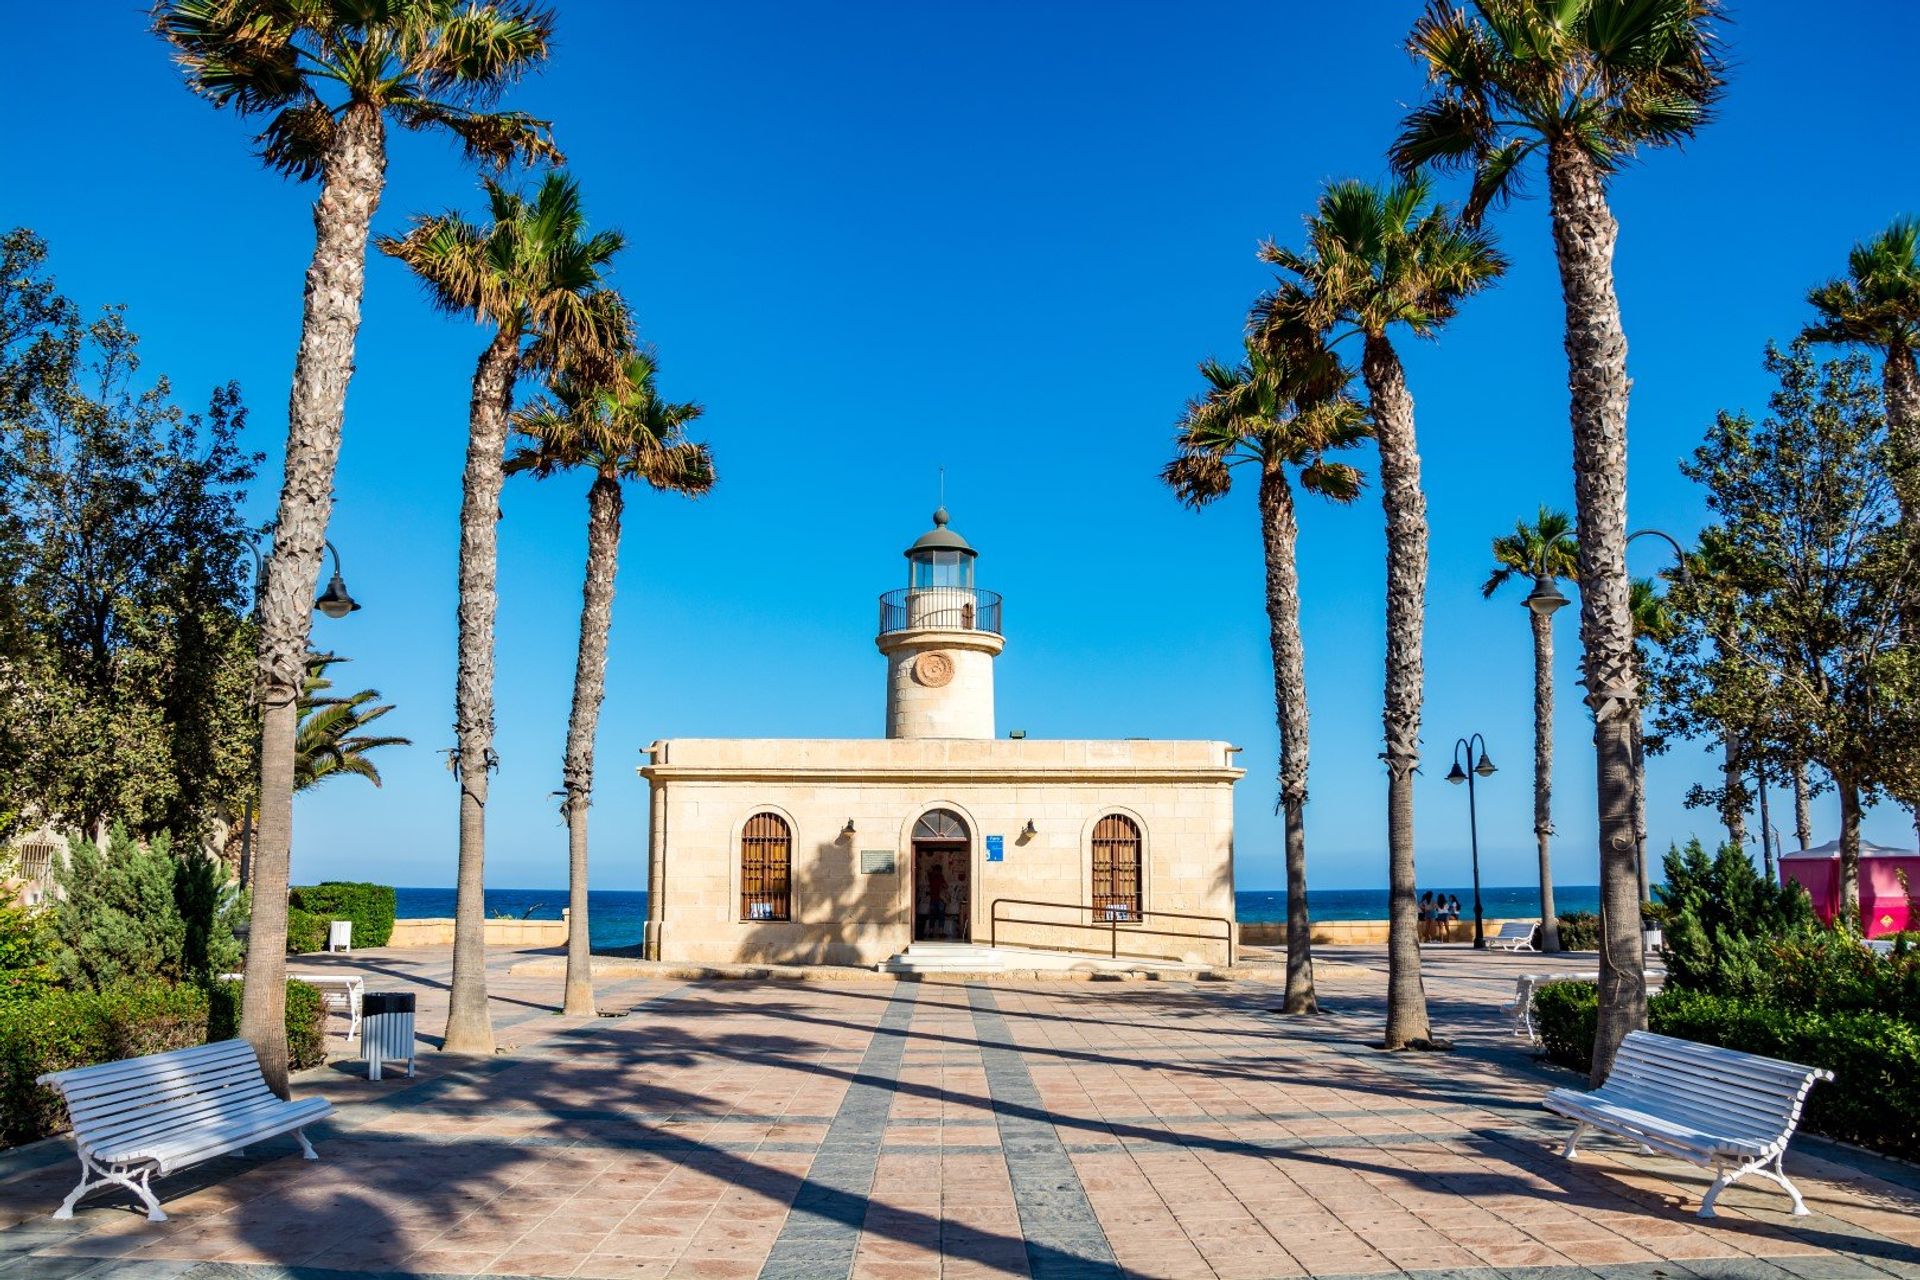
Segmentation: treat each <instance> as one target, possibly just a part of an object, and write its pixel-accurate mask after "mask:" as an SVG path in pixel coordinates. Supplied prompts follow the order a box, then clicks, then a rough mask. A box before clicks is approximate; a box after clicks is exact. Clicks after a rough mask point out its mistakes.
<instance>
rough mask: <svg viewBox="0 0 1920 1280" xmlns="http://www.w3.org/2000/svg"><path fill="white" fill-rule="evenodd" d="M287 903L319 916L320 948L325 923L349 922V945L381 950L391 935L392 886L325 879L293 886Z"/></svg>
mask: <svg viewBox="0 0 1920 1280" xmlns="http://www.w3.org/2000/svg"><path fill="white" fill-rule="evenodd" d="M288 902H289V904H290V905H291V906H293V907H297V908H299V909H300V910H301V911H309V912H312V913H313V914H314V915H316V916H319V917H321V920H322V928H321V938H322V942H321V945H322V946H325V945H326V943H325V937H326V929H325V923H326V922H327V921H332V920H351V921H353V945H354V946H356V947H384V946H386V945H387V939H389V938H391V937H392V936H393V912H394V892H393V886H391V885H384V884H361V883H358V882H355V881H350V880H326V881H323V882H321V883H320V884H312V885H300V886H296V887H295V888H294V889H293V890H292V892H291V894H290V896H289V897H288Z"/></svg>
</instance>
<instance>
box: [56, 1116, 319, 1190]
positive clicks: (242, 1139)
mask: <svg viewBox="0 0 1920 1280" xmlns="http://www.w3.org/2000/svg"><path fill="white" fill-rule="evenodd" d="M276 1102H277V1103H278V1105H277V1106H273V1107H269V1108H264V1109H262V1110H260V1111H258V1112H255V1113H252V1114H248V1115H242V1116H237V1117H234V1118H232V1119H229V1120H225V1121H223V1122H220V1123H215V1124H209V1125H206V1126H204V1127H201V1128H196V1129H192V1130H187V1131H184V1132H180V1133H175V1134H172V1135H168V1136H167V1137H165V1138H163V1139H162V1138H150V1139H146V1140H143V1141H141V1142H138V1143H133V1144H129V1145H125V1146H119V1147H115V1148H114V1149H112V1150H110V1151H102V1152H96V1153H95V1157H94V1158H95V1159H98V1160H102V1161H110V1162H113V1163H131V1162H133V1161H136V1160H152V1161H154V1162H155V1163H157V1164H159V1166H160V1169H161V1172H163V1173H165V1172H168V1171H170V1170H172V1169H174V1168H176V1167H178V1166H179V1165H182V1164H192V1163H197V1162H198V1161H200V1160H203V1159H207V1158H209V1157H211V1156H214V1155H218V1154H221V1153H222V1152H226V1151H231V1150H233V1149H234V1148H235V1147H243V1146H246V1145H247V1144H248V1143H249V1142H254V1141H258V1140H259V1139H261V1138H269V1137H272V1136H274V1135H275V1134H278V1133H285V1132H286V1131H287V1130H289V1129H297V1128H300V1127H301V1126H303V1125H307V1124H311V1123H313V1122H314V1121H317V1120H319V1119H320V1118H321V1117H323V1116H325V1115H326V1114H327V1113H328V1112H330V1111H332V1110H333V1104H331V1103H329V1102H328V1101H327V1100H326V1099H325V1098H307V1099H303V1100H302V1101H300V1102H279V1101H278V1100H277V1099H276Z"/></svg>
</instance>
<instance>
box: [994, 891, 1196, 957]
mask: <svg viewBox="0 0 1920 1280" xmlns="http://www.w3.org/2000/svg"><path fill="white" fill-rule="evenodd" d="M1003 905H1004V906H1011V907H1045V908H1047V909H1048V910H1050V911H1084V912H1086V913H1087V914H1088V916H1089V917H1094V916H1099V915H1104V917H1105V918H1104V919H1091V918H1090V919H1089V921H1088V922H1087V923H1085V924H1082V923H1081V922H1079V921H1078V920H1034V919H1030V918H1028V917H1024V916H1003V915H1001V914H1000V908H1001V907H1002V906H1003ZM1151 916H1157V917H1159V918H1160V919H1162V920H1202V921H1205V922H1206V923H1208V924H1215V925H1219V926H1220V932H1219V934H1217V935H1216V934H1212V933H1195V932H1193V931H1191V930H1184V929H1144V928H1138V927H1136V926H1138V925H1140V924H1141V923H1143V922H1144V921H1145V920H1146V919H1147V918H1148V917H1151ZM1002 924H1030V925H1035V926H1038V927H1040V928H1044V929H1090V930H1093V931H1094V932H1097V933H1104V934H1106V935H1107V955H1108V956H1109V957H1111V958H1113V959H1115V960H1118V959H1119V958H1120V940H1121V939H1122V938H1127V939H1129V940H1131V939H1134V938H1192V939H1197V940H1199V941H1201V942H1219V943H1223V944H1225V946H1226V949H1227V965H1228V966H1229V967H1231V966H1232V965H1233V921H1231V920H1229V919H1227V918H1226V917H1225V916H1197V915H1191V914H1189V913H1187V912H1184V911H1140V910H1136V909H1134V908H1131V907H1118V906H1114V907H1105V908H1100V907H1095V906H1094V905H1093V904H1092V903H1089V902H1040V901H1038V900H1036V899H1032V898H995V899H994V900H993V906H992V907H991V908H990V909H989V911H988V913H987V938H988V943H987V945H988V946H994V947H997V946H999V945H1000V926H1001V925H1002ZM1060 949H1061V950H1063V951H1093V950H1094V948H1091V947H1063V948H1060ZM1127 954H1128V955H1130V956H1137V957H1139V958H1140V959H1143V960H1164V959H1172V958H1173V957H1169V956H1146V955H1141V954H1140V953H1139V952H1137V951H1129V952H1128V953H1127Z"/></svg>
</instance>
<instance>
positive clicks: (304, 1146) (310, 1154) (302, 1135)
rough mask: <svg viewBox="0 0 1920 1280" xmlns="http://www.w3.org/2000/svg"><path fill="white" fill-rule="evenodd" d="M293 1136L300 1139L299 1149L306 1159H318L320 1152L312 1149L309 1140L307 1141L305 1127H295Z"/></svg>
mask: <svg viewBox="0 0 1920 1280" xmlns="http://www.w3.org/2000/svg"><path fill="white" fill-rule="evenodd" d="M293 1136H294V1137H296V1138H298V1139H300V1151H301V1154H302V1155H303V1156H304V1157H305V1158H306V1159H308V1160H318V1159H319V1158H320V1153H319V1152H318V1151H315V1150H314V1149H313V1144H312V1143H311V1142H308V1141H307V1131H306V1130H305V1129H295V1130H294V1131H293Z"/></svg>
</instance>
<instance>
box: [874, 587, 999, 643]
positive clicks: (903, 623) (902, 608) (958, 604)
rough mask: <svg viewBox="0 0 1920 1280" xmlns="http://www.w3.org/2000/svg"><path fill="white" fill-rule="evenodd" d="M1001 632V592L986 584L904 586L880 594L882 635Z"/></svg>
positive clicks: (996, 633)
mask: <svg viewBox="0 0 1920 1280" xmlns="http://www.w3.org/2000/svg"><path fill="white" fill-rule="evenodd" d="M921 628H929V629H933V630H939V631H990V632H992V633H993V634H994V635H999V634H1001V632H1000V593H999V592H998V591H988V590H987V589H986V588H985V587H901V588H899V589H898V590H894V591H889V592H887V593H886V594H884V595H882V596H881V597H880V634H881V635H883V636H884V635H886V634H887V633H888V632H892V631H917V630H920V629H921Z"/></svg>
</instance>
